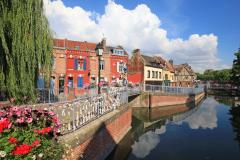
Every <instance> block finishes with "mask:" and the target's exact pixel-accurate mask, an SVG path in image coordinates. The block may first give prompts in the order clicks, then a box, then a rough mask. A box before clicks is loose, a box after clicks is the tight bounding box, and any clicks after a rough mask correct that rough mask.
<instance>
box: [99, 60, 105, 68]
mask: <svg viewBox="0 0 240 160" xmlns="http://www.w3.org/2000/svg"><path fill="white" fill-rule="evenodd" d="M99 68H100V70H104V60H100V64H99Z"/></svg>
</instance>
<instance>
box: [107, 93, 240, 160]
mask: <svg viewBox="0 0 240 160" xmlns="http://www.w3.org/2000/svg"><path fill="white" fill-rule="evenodd" d="M108 159H109V160H121V159H128V160H136V159H146V160H148V159H149V160H150V159H151V160H160V159H163V160H221V159H222V160H226V159H229V160H239V159H240V107H232V106H231V103H230V102H229V99H228V98H227V99H226V98H225V99H223V98H219V97H218V98H216V97H207V98H206V99H204V100H203V101H202V102H200V103H199V104H198V105H193V104H192V105H179V106H171V107H161V108H155V109H152V110H150V109H133V120H132V129H131V131H130V132H129V133H128V134H127V135H126V136H125V137H124V139H123V140H122V141H121V142H120V143H119V145H118V146H117V147H116V149H115V150H114V151H113V152H112V154H111V155H110V156H109V158H108Z"/></svg>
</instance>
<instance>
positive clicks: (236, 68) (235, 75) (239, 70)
mask: <svg viewBox="0 0 240 160" xmlns="http://www.w3.org/2000/svg"><path fill="white" fill-rule="evenodd" d="M234 55H235V56H236V59H234V60H233V67H232V81H233V83H234V84H235V85H237V86H240V48H239V49H238V52H236V53H235V54H234Z"/></svg>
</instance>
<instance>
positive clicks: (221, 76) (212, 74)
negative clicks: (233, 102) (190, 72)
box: [196, 69, 231, 83]
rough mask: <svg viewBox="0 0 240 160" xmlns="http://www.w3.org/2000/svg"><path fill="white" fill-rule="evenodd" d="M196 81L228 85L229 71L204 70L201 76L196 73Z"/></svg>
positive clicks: (229, 79)
mask: <svg viewBox="0 0 240 160" xmlns="http://www.w3.org/2000/svg"><path fill="white" fill-rule="evenodd" d="M196 74H197V79H198V80H213V81H218V82H219V83H229V82H230V81H231V70H230V69H223V70H206V71H204V73H203V74H201V73H196Z"/></svg>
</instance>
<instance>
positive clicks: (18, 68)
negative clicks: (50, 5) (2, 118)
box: [0, 0, 52, 103]
mask: <svg viewBox="0 0 240 160" xmlns="http://www.w3.org/2000/svg"><path fill="white" fill-rule="evenodd" d="M51 59H52V38H51V32H50V29H49V27H48V21H47V19H46V17H45V15H44V9H43V0H10V1H9V0H1V1H0V91H1V90H5V92H6V94H7V97H8V98H9V99H12V98H14V99H15V101H14V102H17V103H23V102H27V101H34V100H35V99H36V89H35V88H36V85H37V78H38V75H39V73H43V74H44V76H45V77H46V79H48V77H49V75H50V74H49V73H50V69H51Z"/></svg>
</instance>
